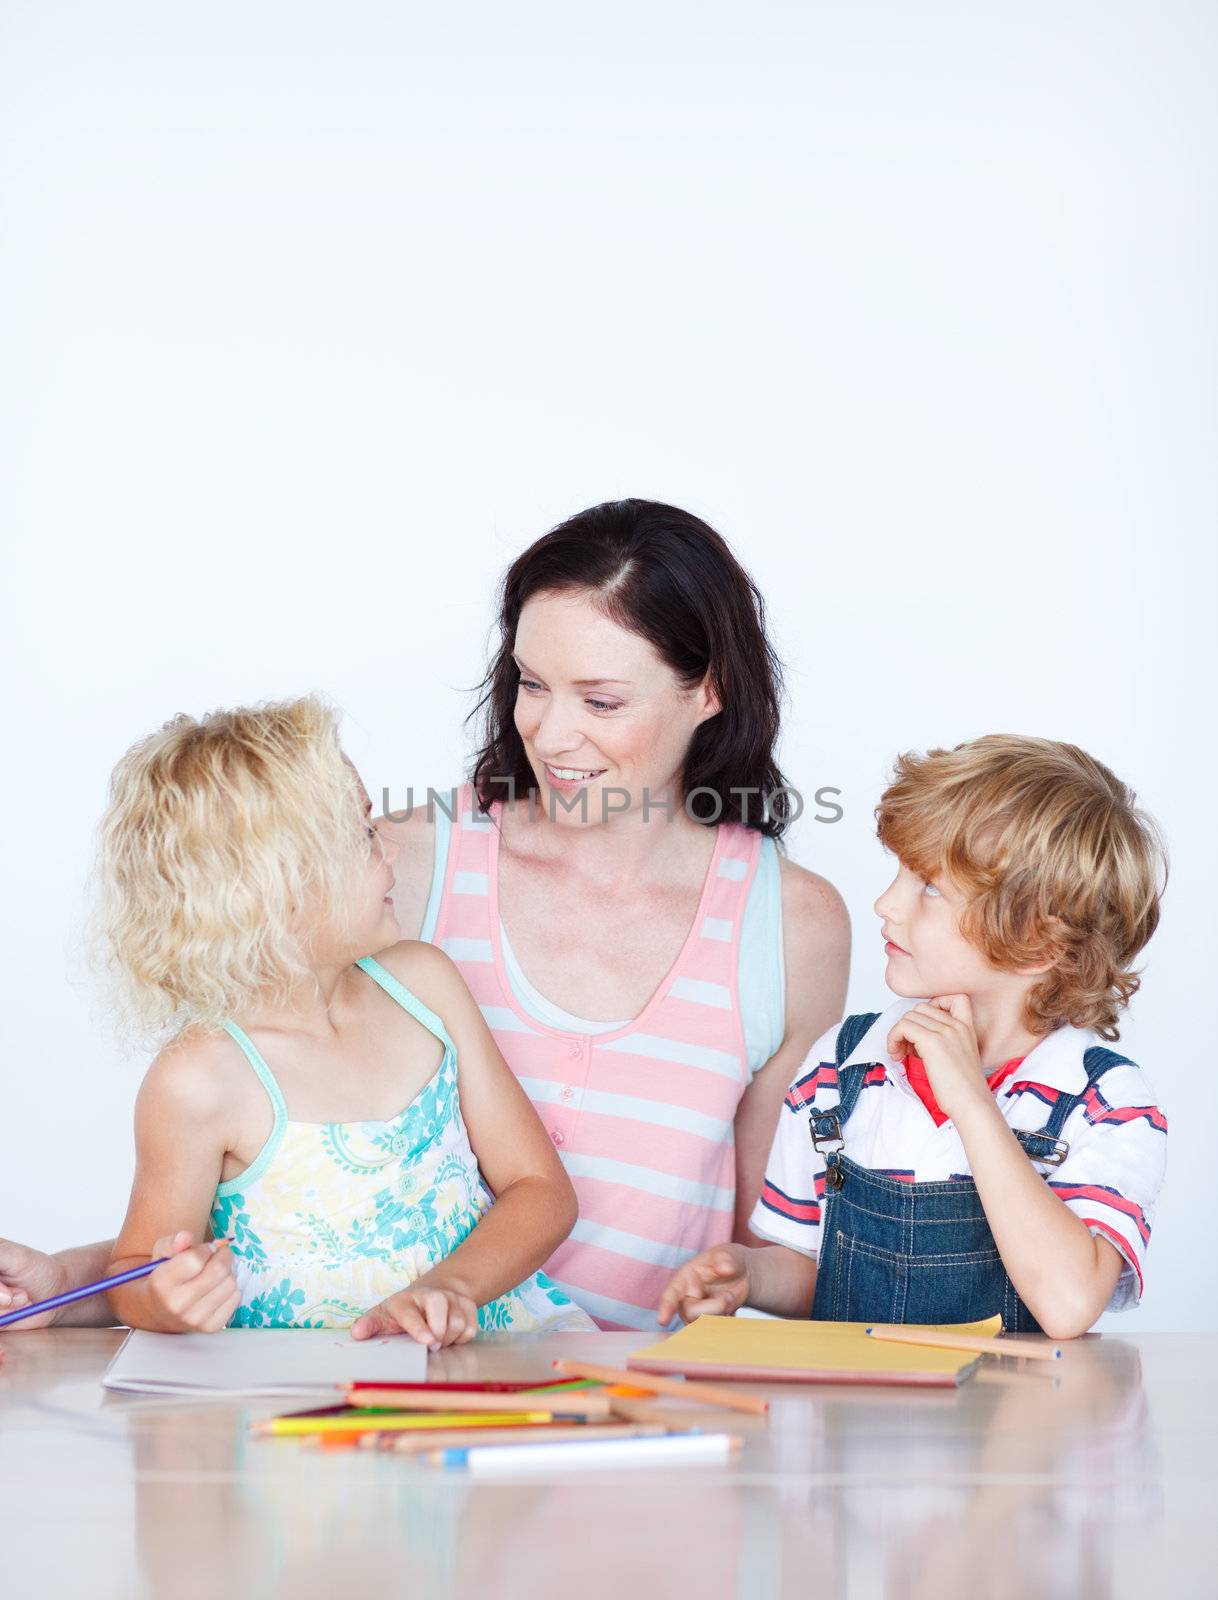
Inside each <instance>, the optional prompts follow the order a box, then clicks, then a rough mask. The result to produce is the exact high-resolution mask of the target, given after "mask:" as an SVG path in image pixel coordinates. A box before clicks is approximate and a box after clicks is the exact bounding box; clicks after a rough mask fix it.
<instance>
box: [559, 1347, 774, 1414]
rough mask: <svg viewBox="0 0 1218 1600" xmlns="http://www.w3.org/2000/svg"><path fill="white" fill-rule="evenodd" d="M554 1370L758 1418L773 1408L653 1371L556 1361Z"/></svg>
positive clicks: (746, 1396) (732, 1391)
mask: <svg viewBox="0 0 1218 1600" xmlns="http://www.w3.org/2000/svg"><path fill="white" fill-rule="evenodd" d="M554 1368H555V1371H557V1372H569V1373H570V1374H571V1375H572V1376H573V1377H577V1378H600V1379H601V1381H602V1382H603V1383H623V1384H627V1385H628V1386H629V1387H630V1388H632V1389H646V1390H648V1391H649V1392H650V1393H652V1394H668V1395H673V1396H679V1397H680V1398H681V1399H683V1400H701V1401H703V1402H704V1403H705V1404H706V1405H708V1406H723V1407H724V1408H725V1409H726V1410H728V1411H748V1412H751V1413H752V1414H753V1415H755V1416H762V1415H764V1414H765V1413H766V1412H767V1411H768V1410H769V1409H770V1402H769V1401H768V1400H763V1399H761V1398H760V1397H759V1396H757V1395H751V1394H741V1393H740V1391H739V1390H737V1389H720V1388H718V1387H716V1386H715V1385H713V1384H706V1383H691V1382H690V1381H689V1379H688V1378H661V1377H659V1376H658V1375H656V1374H654V1373H650V1372H625V1371H623V1370H622V1369H621V1368H620V1367H597V1366H593V1365H591V1363H589V1362H586V1361H555V1362H554Z"/></svg>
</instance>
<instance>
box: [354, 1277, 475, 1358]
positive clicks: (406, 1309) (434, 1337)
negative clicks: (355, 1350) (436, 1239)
mask: <svg viewBox="0 0 1218 1600" xmlns="http://www.w3.org/2000/svg"><path fill="white" fill-rule="evenodd" d="M477 1332H478V1307H477V1306H476V1305H475V1304H474V1302H473V1301H472V1300H471V1299H470V1298H469V1296H468V1295H464V1294H461V1293H459V1292H458V1291H457V1290H456V1289H441V1288H434V1289H429V1288H426V1287H424V1286H423V1285H421V1284H413V1285H412V1286H411V1287H410V1288H409V1289H399V1290H398V1292H397V1294H391V1295H390V1296H389V1298H388V1299H387V1300H382V1301H381V1303H380V1304H379V1305H376V1306H373V1307H372V1309H371V1311H365V1312H364V1314H363V1316H362V1317H360V1319H359V1320H358V1321H357V1322H356V1323H355V1324H354V1325H353V1327H352V1329H351V1337H352V1338H353V1339H375V1338H378V1337H384V1336H385V1335H388V1334H395V1333H405V1334H409V1336H410V1337H411V1338H412V1339H416V1340H417V1341H418V1342H419V1344H425V1345H426V1346H427V1348H428V1349H429V1350H439V1349H442V1348H443V1346H444V1345H447V1344H468V1343H469V1341H470V1340H471V1339H472V1338H473V1337H474V1336H475V1334H476V1333H477Z"/></svg>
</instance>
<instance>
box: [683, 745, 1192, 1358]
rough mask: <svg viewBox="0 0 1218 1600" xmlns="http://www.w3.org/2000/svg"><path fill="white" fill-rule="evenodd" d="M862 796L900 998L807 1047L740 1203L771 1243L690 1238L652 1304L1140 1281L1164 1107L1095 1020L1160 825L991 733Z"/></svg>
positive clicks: (1081, 1307)
mask: <svg viewBox="0 0 1218 1600" xmlns="http://www.w3.org/2000/svg"><path fill="white" fill-rule="evenodd" d="M876 816H877V820H878V827H877V832H878V835H879V838H880V841H881V843H882V844H883V845H884V846H885V848H886V849H888V850H890V851H891V852H892V853H893V854H894V855H895V856H896V858H897V861H898V863H899V865H898V870H897V875H896V877H895V878H894V880H893V882H892V883H891V884H890V885H889V887H888V888H887V889H886V890H885V891H884V893H883V894H882V895H881V896H880V898H879V900H877V901H876V905H875V909H876V912H877V914H878V915H879V916H880V918H881V919H882V922H883V928H882V934H883V937H884V939H885V941H886V942H885V953H886V955H887V957H888V967H887V971H886V973H885V980H886V982H887V983H888V986H889V988H890V989H892V990H893V992H894V993H896V994H897V995H899V996H901V997H902V998H901V999H900V1000H898V1002H897V1003H896V1004H894V1005H891V1006H889V1008H888V1009H887V1010H886V1011H884V1012H883V1013H882V1014H878V1015H877V1014H876V1013H871V1014H869V1015H865V1016H854V1017H847V1018H846V1020H845V1022H843V1023H842V1024H841V1025H840V1026H839V1027H837V1028H834V1029H832V1030H831V1031H830V1032H829V1033H827V1034H825V1035H824V1036H823V1037H822V1038H821V1039H819V1040H818V1041H817V1043H816V1044H815V1045H814V1046H813V1047H812V1050H811V1052H810V1053H809V1055H808V1058H807V1060H806V1061H805V1062H804V1064H803V1066H802V1067H801V1069H800V1071H799V1073H798V1075H797V1077H796V1080H795V1082H794V1083H793V1084H792V1085H791V1088H790V1090H789V1092H788V1094H787V1096H786V1099H785V1101H784V1102H783V1106H782V1109H781V1110H780V1112H779V1122H778V1129H777V1132H776V1134H775V1137H774V1143H773V1146H772V1148H771V1151H770V1157H769V1162H768V1165H767V1169H766V1177H765V1184H764V1186H763V1189H762V1193H761V1196H760V1198H759V1200H758V1202H757V1205H756V1207H755V1208H754V1211H753V1214H752V1217H751V1219H750V1227H751V1229H752V1231H753V1233H754V1234H755V1235H757V1236H760V1237H761V1238H763V1239H767V1240H771V1241H773V1242H772V1243H769V1244H766V1245H763V1246H761V1247H749V1246H747V1245H740V1244H722V1245H716V1246H714V1247H713V1248H711V1249H710V1250H705V1251H703V1252H702V1254H701V1255H698V1256H695V1257H694V1258H693V1259H692V1260H691V1261H689V1262H687V1263H686V1264H685V1265H684V1266H683V1267H681V1268H680V1269H679V1271H677V1272H676V1273H675V1274H674V1276H673V1278H672V1280H671V1281H670V1282H669V1284H668V1286H667V1288H666V1289H665V1291H664V1293H663V1295H662V1297H661V1299H660V1303H659V1307H658V1315H659V1320H660V1324H661V1326H663V1325H665V1324H666V1323H667V1322H668V1320H669V1319H670V1318H671V1317H672V1316H673V1314H674V1313H675V1312H680V1314H681V1316H682V1317H683V1318H684V1319H685V1321H687V1322H688V1321H690V1320H692V1318H694V1317H695V1316H700V1315H705V1314H717V1315H730V1314H731V1313H732V1312H734V1311H735V1310H737V1309H738V1308H739V1307H740V1306H741V1305H743V1304H744V1303H745V1302H746V1301H747V1302H748V1303H749V1304H750V1305H752V1306H755V1307H756V1308H757V1309H759V1310H762V1311H770V1312H774V1313H776V1314H778V1315H780V1316H806V1315H808V1314H809V1307H811V1315H812V1316H813V1317H816V1318H828V1319H832V1320H840V1321H869V1322H886V1323H900V1322H918V1323H939V1322H966V1321H973V1320H977V1319H980V1318H983V1317H989V1316H992V1315H994V1314H995V1313H996V1312H998V1313H1001V1315H1002V1322H1003V1327H1004V1328H1006V1329H1015V1330H1020V1331H1031V1332H1037V1331H1043V1332H1045V1333H1046V1334H1048V1335H1049V1336H1050V1337H1052V1338H1055V1339H1068V1338H1073V1337H1075V1336H1076V1335H1078V1334H1081V1333H1085V1332H1086V1331H1087V1329H1088V1328H1089V1327H1090V1326H1091V1325H1092V1323H1093V1322H1094V1321H1095V1319H1096V1318H1097V1317H1098V1316H1099V1315H1100V1313H1101V1312H1102V1311H1104V1310H1105V1309H1106V1308H1107V1309H1111V1310H1120V1309H1123V1308H1125V1307H1127V1306H1131V1305H1135V1304H1136V1303H1137V1301H1138V1299H1139V1298H1140V1296H1141V1292H1142V1272H1143V1262H1144V1258H1145V1253H1146V1246H1147V1243H1148V1241H1149V1239H1150V1225H1151V1214H1152V1211H1153V1207H1154V1204H1155V1201H1156V1199H1157V1196H1158V1192H1159V1187H1160V1184H1161V1182H1162V1178H1163V1169H1164V1161H1165V1154H1166V1143H1167V1140H1166V1135H1167V1122H1166V1119H1165V1118H1164V1116H1163V1114H1162V1112H1161V1111H1160V1110H1159V1109H1158V1107H1157V1106H1156V1104H1155V1100H1154V1095H1153V1093H1152V1091H1151V1089H1150V1086H1149V1084H1148V1083H1147V1081H1146V1079H1145V1077H1144V1076H1143V1074H1142V1073H1141V1071H1140V1070H1139V1069H1138V1068H1137V1067H1136V1066H1134V1064H1133V1063H1132V1062H1130V1061H1128V1060H1127V1059H1126V1058H1125V1057H1123V1056H1121V1055H1118V1054H1117V1053H1116V1052H1114V1051H1112V1050H1109V1049H1107V1048H1106V1047H1105V1045H1104V1044H1103V1043H1102V1041H1104V1040H1115V1039H1116V1038H1117V1037H1118V1032H1117V1026H1116V1024H1117V1020H1118V1018H1119V1016H1120V1013H1121V1011H1122V1010H1123V1009H1124V1007H1125V1006H1126V1005H1127V1004H1128V1002H1129V999H1130V997H1131V995H1133V993H1134V992H1135V991H1136V990H1137V988H1138V984H1139V979H1138V977H1137V975H1136V974H1135V973H1134V972H1133V971H1132V962H1133V960H1134V959H1135V957H1136V956H1137V954H1138V952H1139V951H1140V950H1141V949H1142V948H1143V946H1144V945H1145V944H1146V942H1147V940H1148V939H1149V938H1150V936H1151V934H1152V933H1153V932H1154V930H1155V927H1156V924H1157V922H1158V915H1159V900H1160V895H1161V885H1160V878H1161V875H1162V874H1163V873H1164V871H1165V856H1164V852H1163V847H1162V844H1161V842H1160V839H1159V836H1158V832H1157V830H1156V828H1155V825H1154V823H1153V822H1152V821H1151V820H1150V818H1149V817H1147V816H1146V815H1145V814H1144V813H1142V812H1140V811H1138V810H1137V809H1135V806H1134V796H1133V794H1132V793H1131V792H1130V791H1129V790H1128V789H1127V788H1126V787H1125V785H1124V784H1122V783H1121V782H1120V781H1119V780H1118V779H1117V778H1116V777H1115V776H1114V775H1113V774H1112V773H1111V772H1110V771H1109V770H1108V768H1107V767H1104V766H1102V765H1101V764H1100V763H1099V762H1098V761H1095V760H1094V759H1093V758H1092V757H1090V756H1088V755H1086V754H1085V753H1084V752H1083V751H1082V750H1079V749H1078V748H1077V747H1076V746H1074V745H1067V744H1059V743H1055V742H1053V741H1051V740H1047V739H1024V738H1016V737H1013V736H1009V735H1003V734H997V735H991V736H989V737H987V738H984V739H978V740H976V741H974V742H973V743H971V744H963V745H958V746H957V747H956V748H955V749H954V750H932V751H930V752H929V754H928V755H926V756H917V755H913V754H909V755H905V756H902V757H900V758H899V760H898V762H897V769H896V775H895V781H894V782H893V783H892V784H891V786H890V787H889V788H888V789H887V790H886V791H885V793H884V795H883V796H882V798H881V801H880V804H879V806H878V807H877V810H876ZM922 996H929V997H930V998H919V997H922Z"/></svg>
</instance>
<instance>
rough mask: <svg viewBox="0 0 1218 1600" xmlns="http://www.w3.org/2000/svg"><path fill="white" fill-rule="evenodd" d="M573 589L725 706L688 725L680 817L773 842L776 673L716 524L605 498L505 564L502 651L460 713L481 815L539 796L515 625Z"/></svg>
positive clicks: (755, 606) (781, 805) (780, 787)
mask: <svg viewBox="0 0 1218 1600" xmlns="http://www.w3.org/2000/svg"><path fill="white" fill-rule="evenodd" d="M570 590H586V591H587V592H588V593H589V595H590V596H591V597H592V598H593V600H594V601H595V603H596V604H597V605H598V606H599V607H600V608H601V610H603V611H604V613H605V615H606V616H607V617H609V618H611V620H612V621H614V622H616V623H617V624H618V626H619V627H622V628H626V629H628V630H629V631H630V632H631V633H636V634H639V635H640V636H641V637H642V638H644V639H646V640H648V641H649V643H650V644H652V645H653V646H654V647H655V649H656V651H657V652H658V653H659V655H660V656H661V657H662V658H663V660H665V661H666V662H667V663H668V665H669V666H670V667H671V668H672V670H673V671H674V672H675V673H676V675H677V677H678V678H679V679H680V681H681V683H682V684H683V685H684V686H685V687H686V688H690V687H692V686H693V685H694V684H696V683H698V682H700V681H701V680H702V678H703V677H707V678H708V681H709V683H710V685H711V687H712V688H713V689H714V691H715V694H716V695H717V696H718V699H719V703H720V705H721V707H722V710H720V711H719V712H718V713H717V714H716V715H715V716H713V717H709V718H708V719H707V720H706V721H705V722H703V723H701V724H700V725H699V727H698V728H697V730H696V731H695V733H694V736H693V739H692V740H691V742H690V747H689V753H688V755H687V757H686V761H685V768H684V772H683V774H682V789H683V797H684V800H685V806H686V810H687V812H688V814H689V815H690V816H691V817H693V818H694V820H695V821H698V822H705V823H708V824H710V823H715V822H719V821H739V822H742V823H744V824H745V825H746V826H747V827H750V828H755V829H757V830H758V831H760V832H761V833H764V834H768V835H770V836H771V837H773V838H778V837H779V836H780V835H781V834H782V832H783V829H784V828H785V827H786V825H787V821H788V810H789V806H788V801H789V793H788V791H787V787H786V783H785V781H784V779H783V776H782V773H781V772H780V771H779V768H778V764H777V762H776V761H775V759H774V743H775V740H776V739H777V737H778V715H779V697H780V694H781V687H782V672H781V667H780V665H779V662H778V658H777V656H776V655H775V654H774V650H773V648H772V647H771V645H770V642H769V640H768V638H767V637H766V631H765V605H764V603H763V601H762V598H761V594H760V592H759V591H758V589H757V586H756V585H755V584H754V583H753V580H752V579H751V578H750V577H749V575H748V573H747V572H745V570H744V568H743V567H742V566H741V565H740V563H739V562H738V561H737V560H736V558H735V556H734V555H733V554H732V552H731V550H730V549H729V548H728V545H727V542H726V541H725V540H724V539H723V538H721V537H720V535H719V534H717V533H716V532H715V530H714V529H713V528H711V527H708V526H707V524H706V523H705V522H703V521H702V520H701V519H700V518H699V517H695V516H693V515H692V514H691V513H690V512H688V511H681V510H678V508H677V507H676V506H666V505H661V504H660V503H659V502H658V501H655V500H612V501H607V502H606V503H605V504H604V505H599V506H592V507H591V508H590V509H589V510H587V511H581V512H579V513H578V515H576V516H574V517H571V518H569V519H568V520H567V521H566V522H562V523H560V524H559V525H558V527H557V528H554V529H552V530H551V531H550V532H549V533H547V534H544V535H543V536H542V537H541V538H540V539H538V540H537V541H536V542H535V543H534V544H531V545H530V546H529V548H528V549H527V550H525V551H524V552H523V553H522V554H521V555H519V556H517V558H516V560H515V561H513V562H512V565H511V566H510V567H509V568H508V570H507V573H506V574H505V576H504V579H503V585H502V590H501V595H500V609H499V634H500V637H499V647H498V650H497V651H496V653H495V656H494V659H493V660H492V661H491V664H490V667H489V669H488V671H487V674H486V677H485V678H484V679H483V681H482V683H481V684H480V685H479V688H480V690H481V691H482V694H481V698H480V700H479V701H478V704H477V705H476V706H475V708H474V710H473V711H472V712H471V713H470V716H471V717H477V716H479V715H481V718H482V744H481V748H480V750H479V752H478V757H477V760H476V761H475V763H474V773H473V782H474V789H475V792H476V793H477V795H478V801H479V804H480V806H481V807H482V809H483V810H486V809H487V808H488V807H489V806H490V805H491V804H492V802H493V801H495V800H499V799H505V798H517V799H520V798H523V797H524V796H526V795H531V794H533V793H534V792H535V791H536V788H537V784H536V781H535V779H534V776H533V771H532V768H531V767H530V766H529V762H528V758H527V756H526V755H525V750H524V745H523V743H522V742H521V738H520V735H519V733H518V732H517V731H516V724H515V721H514V717H513V711H514V707H515V704H516V686H517V683H518V681H519V678H520V671H519V668H518V667H517V666H516V663H515V661H513V659H512V651H513V650H514V648H515V644H516V626H517V623H518V622H519V620H520V613H521V611H522V609H523V607H524V605H525V602H526V601H527V600H530V599H531V598H532V597H533V596H534V595H537V594H555V593H561V592H563V591H570ZM734 790H735V791H743V793H740V792H737V793H733V791H734Z"/></svg>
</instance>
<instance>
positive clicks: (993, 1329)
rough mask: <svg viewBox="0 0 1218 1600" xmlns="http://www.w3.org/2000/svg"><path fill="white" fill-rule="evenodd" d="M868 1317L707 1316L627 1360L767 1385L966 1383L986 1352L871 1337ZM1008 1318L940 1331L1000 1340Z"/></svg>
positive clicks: (650, 1368)
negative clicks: (979, 1353) (852, 1319)
mask: <svg viewBox="0 0 1218 1600" xmlns="http://www.w3.org/2000/svg"><path fill="white" fill-rule="evenodd" d="M869 1326H872V1324H869V1323H866V1322H811V1321H785V1320H778V1319H774V1320H770V1319H766V1320H764V1321H761V1320H758V1319H754V1318H752V1317H749V1318H741V1317H699V1318H698V1319H697V1321H696V1322H691V1323H690V1325H689V1326H688V1327H687V1328H681V1329H680V1330H679V1331H678V1332H676V1333H674V1334H671V1335H670V1336H669V1337H668V1338H667V1339H664V1340H662V1341H661V1342H660V1343H659V1344H651V1345H648V1346H647V1347H646V1348H645V1349H643V1350H636V1351H635V1352H634V1353H633V1355H631V1356H630V1357H629V1358H628V1359H627V1362H626V1365H627V1366H628V1367H634V1368H636V1369H637V1370H638V1371H640V1372H682V1373H684V1374H685V1375H686V1376H687V1377H690V1378H731V1379H741V1378H744V1379H750V1378H751V1379H753V1380H755V1381H758V1382H766V1383H882V1384H888V1383H900V1384H930V1385H935V1386H939V1385H941V1386H944V1387H950V1386H951V1385H954V1384H958V1383H961V1382H963V1380H964V1379H965V1378H967V1377H968V1375H969V1373H970V1372H972V1370H973V1368H974V1367H975V1366H976V1364H977V1361H978V1359H979V1358H978V1357H977V1356H976V1355H973V1354H970V1353H968V1352H967V1351H960V1350H944V1349H938V1350H936V1349H933V1348H932V1347H930V1346H928V1345H913V1344H885V1343H884V1342H883V1341H882V1340H879V1339H871V1338H869V1337H868V1335H867V1329H868V1327H869ZM1001 1329H1002V1318H1001V1317H991V1318H989V1320H988V1321H986V1322H965V1323H955V1324H952V1325H951V1327H950V1329H944V1328H940V1330H939V1331H941V1332H942V1331H950V1332H952V1333H969V1334H975V1335H976V1336H977V1337H978V1338H983V1339H987V1338H989V1339H992V1338H994V1337H995V1335H997V1334H998V1333H999V1332H1000V1331H1001Z"/></svg>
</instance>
